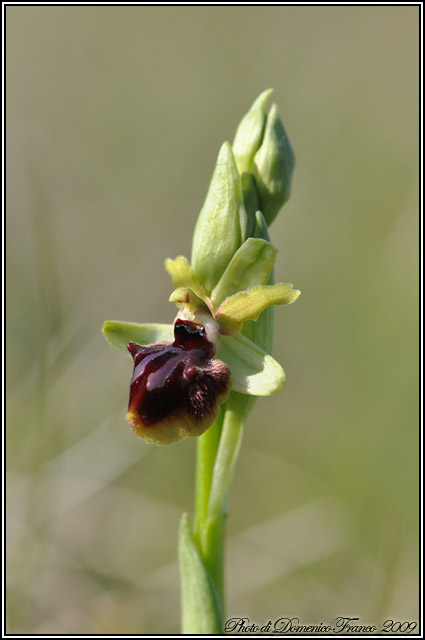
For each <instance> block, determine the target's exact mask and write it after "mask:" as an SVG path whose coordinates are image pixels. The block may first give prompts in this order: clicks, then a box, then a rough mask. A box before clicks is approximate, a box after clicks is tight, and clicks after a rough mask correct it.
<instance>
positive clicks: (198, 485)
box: [194, 407, 224, 546]
mask: <svg viewBox="0 0 425 640" xmlns="http://www.w3.org/2000/svg"><path fill="white" fill-rule="evenodd" d="M223 418H224V409H223V407H220V413H219V414H218V416H217V419H216V421H215V422H214V424H213V425H212V427H210V428H209V429H208V430H207V431H206V432H205V433H204V434H203V435H202V436H201V437H200V438H198V442H197V455H196V482H195V530H194V538H195V541H196V542H197V544H198V546H200V538H201V532H202V529H203V527H204V524H205V521H206V519H207V511H208V501H209V497H210V490H211V482H212V474H213V470H214V463H215V458H216V454H217V449H218V445H219V442H220V435H221V429H222V425H223Z"/></svg>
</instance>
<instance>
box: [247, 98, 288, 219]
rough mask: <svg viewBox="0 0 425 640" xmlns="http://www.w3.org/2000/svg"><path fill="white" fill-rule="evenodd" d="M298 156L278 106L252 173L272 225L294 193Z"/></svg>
mask: <svg viewBox="0 0 425 640" xmlns="http://www.w3.org/2000/svg"><path fill="white" fill-rule="evenodd" d="M294 165H295V156H294V152H293V151H292V147H291V144H290V142H289V139H288V136H287V135H286V132H285V129H284V126H283V124H282V120H281V119H280V116H279V112H278V109H277V106H276V105H275V104H273V105H272V107H271V109H270V112H269V114H268V116H267V123H266V129H265V132H264V137H263V142H262V144H261V147H260V148H259V149H258V151H257V153H256V154H255V157H254V162H253V165H252V171H251V173H252V174H253V175H254V177H255V182H256V186H257V193H258V200H259V204H260V206H259V208H260V209H261V211H262V212H263V215H264V217H265V219H266V220H267V224H268V225H270V224H271V222H273V220H274V218H275V217H276V215H277V214H278V212H279V209H280V208H281V206H282V205H283V204H284V203H285V202H286V201H287V200H288V198H289V195H290V193H291V178H292V172H293V169H294Z"/></svg>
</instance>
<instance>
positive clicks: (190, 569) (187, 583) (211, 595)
mask: <svg viewBox="0 0 425 640" xmlns="http://www.w3.org/2000/svg"><path fill="white" fill-rule="evenodd" d="M179 565H180V583H181V598H182V634H183V635H187V634H193V635H209V634H212V635H216V634H217V635H218V634H222V633H223V614H222V611H221V606H220V601H219V598H218V595H217V591H216V589H215V587H214V584H213V581H212V579H211V576H210V575H209V573H208V572H207V570H206V568H205V566H204V564H203V562H202V558H201V556H200V553H199V551H198V548H197V547H196V545H195V542H194V541H193V538H192V533H191V530H190V524H189V518H188V516H187V513H184V514H183V515H182V518H181V520H180V530H179Z"/></svg>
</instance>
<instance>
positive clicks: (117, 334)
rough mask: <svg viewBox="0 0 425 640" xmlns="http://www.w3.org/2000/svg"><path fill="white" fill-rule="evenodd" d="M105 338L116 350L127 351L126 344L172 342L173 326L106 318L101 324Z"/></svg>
mask: <svg viewBox="0 0 425 640" xmlns="http://www.w3.org/2000/svg"><path fill="white" fill-rule="evenodd" d="M102 331H103V334H104V336H105V338H106V340H107V341H108V342H109V344H111V345H112V346H113V347H115V348H116V349H118V351H123V352H124V353H126V354H127V355H130V354H129V353H128V351H127V344H128V343H129V342H135V343H136V344H156V343H157V342H172V341H173V340H174V328H173V325H172V324H138V323H137V322H120V321H119V320H107V321H106V322H105V323H104V325H103V329H102Z"/></svg>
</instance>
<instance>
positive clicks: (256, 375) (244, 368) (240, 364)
mask: <svg viewBox="0 0 425 640" xmlns="http://www.w3.org/2000/svg"><path fill="white" fill-rule="evenodd" d="M217 357H218V358H220V360H222V361H223V362H225V363H226V364H227V366H228V367H229V369H230V371H231V373H232V389H233V390H234V391H238V392H239V393H247V394H249V395H253V396H269V395H270V394H272V393H275V392H276V391H280V389H281V386H282V382H284V381H285V372H284V370H283V369H282V367H281V366H280V364H279V363H278V362H277V361H276V360H275V359H274V358H272V356H271V355H269V354H268V353H266V352H265V351H263V349H260V347H258V346H257V345H256V344H254V343H253V342H251V340H248V338H246V337H245V336H244V335H242V334H241V333H239V334H237V335H235V336H220V339H219V341H218V348H217Z"/></svg>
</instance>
